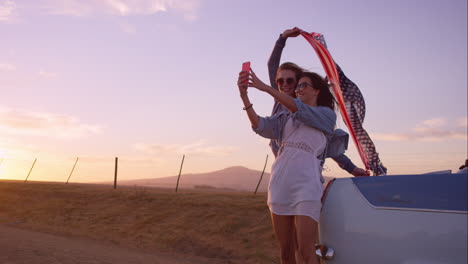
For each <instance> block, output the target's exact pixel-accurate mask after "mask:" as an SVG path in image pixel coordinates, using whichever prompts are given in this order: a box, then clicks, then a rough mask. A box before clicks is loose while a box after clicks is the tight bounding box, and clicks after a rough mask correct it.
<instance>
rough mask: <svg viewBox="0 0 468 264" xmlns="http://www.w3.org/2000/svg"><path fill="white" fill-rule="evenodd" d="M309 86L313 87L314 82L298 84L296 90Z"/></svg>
mask: <svg viewBox="0 0 468 264" xmlns="http://www.w3.org/2000/svg"><path fill="white" fill-rule="evenodd" d="M307 86H310V87H312V84H310V83H306V82H303V83H300V84H298V85H297V87H296V91H297V90H302V89H304V88H306V87H307Z"/></svg>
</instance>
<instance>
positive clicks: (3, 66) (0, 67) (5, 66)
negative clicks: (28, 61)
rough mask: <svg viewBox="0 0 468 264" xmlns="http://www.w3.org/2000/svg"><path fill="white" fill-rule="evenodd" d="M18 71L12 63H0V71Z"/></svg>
mask: <svg viewBox="0 0 468 264" xmlns="http://www.w3.org/2000/svg"><path fill="white" fill-rule="evenodd" d="M14 70H16V67H15V65H13V64H10V63H0V71H14Z"/></svg>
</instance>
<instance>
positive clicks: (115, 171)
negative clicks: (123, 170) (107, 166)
mask: <svg viewBox="0 0 468 264" xmlns="http://www.w3.org/2000/svg"><path fill="white" fill-rule="evenodd" d="M118 163H119V158H118V157H115V170H114V189H117V166H118Z"/></svg>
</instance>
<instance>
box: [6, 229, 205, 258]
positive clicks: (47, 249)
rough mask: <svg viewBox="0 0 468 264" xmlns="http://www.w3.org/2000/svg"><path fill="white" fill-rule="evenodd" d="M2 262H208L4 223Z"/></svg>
mask: <svg viewBox="0 0 468 264" xmlns="http://www.w3.org/2000/svg"><path fill="white" fill-rule="evenodd" d="M0 263H2V264H32V263H34V264H59V263H60V264H78V263H79V264H107V263H108V264H147V263H148V264H189V263H190V264H193V263H200V264H207V263H214V262H212V261H209V260H205V259H195V258H193V257H185V256H174V255H169V254H163V253H160V254H155V253H148V252H142V251H138V250H135V249H127V248H123V247H121V246H117V245H109V244H103V243H101V242H98V241H94V240H89V239H82V238H70V237H61V236H56V235H50V234H44V233H39V232H34V231H29V230H23V229H19V228H15V227H11V226H5V225H0Z"/></svg>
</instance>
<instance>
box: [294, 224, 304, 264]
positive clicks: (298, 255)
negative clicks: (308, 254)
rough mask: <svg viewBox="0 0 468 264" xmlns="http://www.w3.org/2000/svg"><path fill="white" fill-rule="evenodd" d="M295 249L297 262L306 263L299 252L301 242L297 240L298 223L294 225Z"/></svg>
mask: <svg viewBox="0 0 468 264" xmlns="http://www.w3.org/2000/svg"><path fill="white" fill-rule="evenodd" d="M294 251H295V254H294V255H295V256H296V264H304V262H303V261H302V257H301V252H299V243H298V242H297V230H296V225H294Z"/></svg>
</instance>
